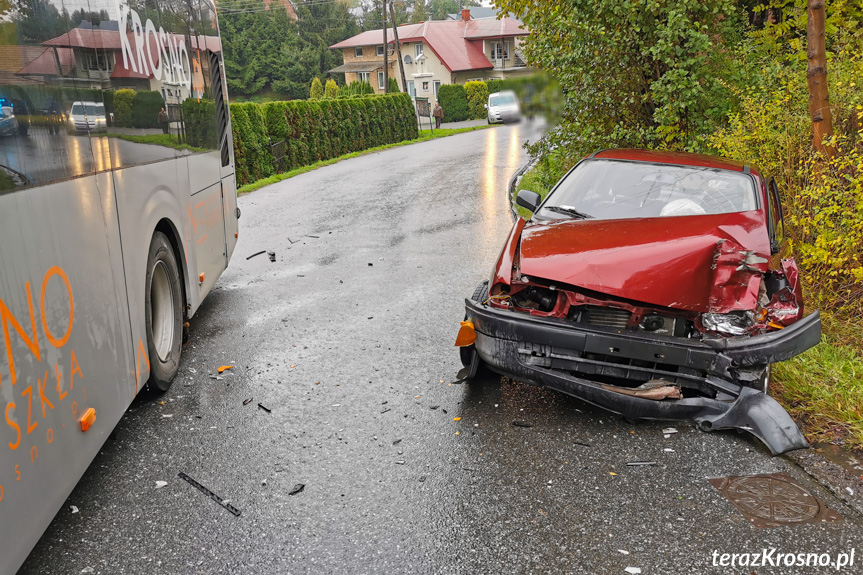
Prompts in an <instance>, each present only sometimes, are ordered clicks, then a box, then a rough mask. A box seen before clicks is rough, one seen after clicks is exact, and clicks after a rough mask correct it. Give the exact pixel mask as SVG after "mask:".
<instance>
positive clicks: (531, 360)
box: [457, 150, 821, 454]
mask: <svg viewBox="0 0 863 575" xmlns="http://www.w3.org/2000/svg"><path fill="white" fill-rule="evenodd" d="M517 203H518V205H520V206H522V207H524V208H527V209H528V210H530V211H532V212H533V216H532V217H531V218H530V219H529V220H527V221H525V220H524V219H523V218H519V219H518V220H517V221H516V223H515V225H514V226H513V228H512V231H511V232H510V235H509V239H507V241H506V244H505V245H504V248H503V251H502V252H501V254H500V257H499V258H498V260H497V264H496V265H495V268H494V272H493V274H492V277H491V280H490V281H489V282H484V283H483V284H482V285H480V286H479V288H477V290H476V292H475V293H474V295H473V297H472V298H470V299H467V300H465V307H466V315H467V319H466V322H463V329H462V331H461V332H460V334H459V335H460V338H459V339H460V341H459V342H457V345H461V346H462V350H461V352H462V361H463V362H464V363H465V365H466V366H469V367H470V368H471V369H470V377H473V376H475V374H476V372H477V369H478V368H479V366H480V365H483V364H484V365H486V366H488V367H490V368H491V369H492V370H494V371H496V372H499V373H502V374H505V375H509V376H512V377H514V378H517V379H519V380H522V381H528V382H532V383H536V384H539V385H543V386H546V387H550V388H553V389H556V390H559V391H562V392H564V393H568V394H570V395H573V396H575V397H578V398H580V399H582V400H584V401H587V402H589V403H592V404H595V405H597V406H600V407H603V408H605V409H608V410H610V411H613V412H616V413H620V414H623V415H625V416H628V417H632V418H636V419H657V420H689V421H694V422H696V423H697V424H698V426H699V427H700V428H701V429H703V430H711V429H712V430H715V429H727V428H737V429H743V430H746V431H749V432H751V433H753V434H754V435H756V436H757V437H758V438H759V439H761V440H762V441H763V442H764V443H765V444H766V445H767V446H768V447H769V448H770V450H771V451H772V452H773V453H774V454H778V453H783V452H785V451H789V450H792V449H799V448H804V447H807V443H806V440H805V438H804V437H803V435H802V433H800V430H799V429H798V428H797V425H796V424H795V423H794V421H793V420H792V419H791V417H790V416H789V415H788V414H787V413H786V412H785V410H784V409H782V407H781V406H780V405H779V404H778V403H777V402H776V401H775V400H773V399H772V398H771V397H769V396H768V395H767V393H766V392H767V384H768V380H769V374H770V364H771V363H774V362H778V361H783V360H786V359H789V358H791V357H793V356H795V355H797V354H799V353H801V352H803V351H805V350H806V349H809V348H810V347H812V346H814V345H815V344H817V343H818V341H819V340H820V336H821V321H820V318H819V314H818V312H815V313H812V314H810V315H808V316H805V317H804V315H803V299H802V294H801V289H800V282H799V278H798V272H797V266H796V264H795V262H794V259H793V258H792V257H791V255H790V253H789V247H788V244H787V242H786V240H785V236H784V230H783V223H782V208H781V206H780V203H779V195H778V190H777V187H776V183H775V181H774V180H773V179H772V178H767V177H765V176H762V175H761V174H760V173H759V172H758V171H757V170H755V169H754V168H751V167H750V166H747V165H744V164H741V163H738V162H732V161H730V160H726V159H721V158H715V157H710V156H702V155H695V154H684V153H673V152H661V151H645V150H606V151H602V152H597V153H595V154H592V155H591V156H588V157H586V158H585V159H583V160H582V161H581V162H579V163H578V164H577V165H576V166H575V167H574V168H572V169H571V170H570V171H569V172H568V173H567V174H566V175H565V176H564V177H563V178H561V180H560V181H559V182H558V183H557V185H555V187H554V188H553V189H552V190H551V192H550V193H549V195H548V197H547V198H546V199H545V201H542V202H541V201H540V197H539V195H538V194H536V193H534V192H530V191H527V190H522V191H520V192H519V194H518V197H517ZM474 334H475V342H474Z"/></svg>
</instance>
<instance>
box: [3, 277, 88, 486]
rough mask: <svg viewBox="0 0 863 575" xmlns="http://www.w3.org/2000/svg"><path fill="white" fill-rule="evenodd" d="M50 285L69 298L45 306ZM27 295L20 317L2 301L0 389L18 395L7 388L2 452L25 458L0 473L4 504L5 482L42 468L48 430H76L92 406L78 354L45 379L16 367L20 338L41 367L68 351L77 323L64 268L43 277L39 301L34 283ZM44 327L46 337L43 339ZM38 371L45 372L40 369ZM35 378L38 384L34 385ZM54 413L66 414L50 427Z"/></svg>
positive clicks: (70, 352)
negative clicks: (86, 405) (53, 353)
mask: <svg viewBox="0 0 863 575" xmlns="http://www.w3.org/2000/svg"><path fill="white" fill-rule="evenodd" d="M51 282H59V283H60V285H61V286H62V287H61V289H65V291H66V295H67V297H66V298H52V299H51V300H50V301H46V297H45V295H46V290H47V289H48V286H49V284H50V283H51ZM23 293H24V295H25V296H26V298H27V312H26V315H24V314H21V313H20V312H19V314H18V316H17V317H16V315H15V314H13V313H12V310H10V309H9V307H8V306H7V304H6V302H4V301H3V299H2V298H0V323H2V326H3V344H4V345H3V349H4V350H5V354H6V359H7V361H8V372H7V373H2V372H0V390H3V388H4V386H11V387H12V389H13V390H14V391H12V393H11V394H9V393H8V388H7V390H6V391H7V394H6V397H11V398H12V399H11V400H8V401H7V402H6V405H5V407H4V409H3V413H4V418H5V422H4V427H3V429H4V431H5V433H4V434H3V435H2V437H3V438H4V441H3V445H0V449H9V450H11V451H13V452H16V453H18V454H20V456H19V457H18V458H17V460H18V462H17V463H15V464H14V465H13V466H12V468H11V469H3V470H0V503H2V501H3V499H4V497H5V490H4V485H3V483H4V481H6V479H7V478H9V477H10V474H11V477H12V478H13V480H14V481H15V482H17V481H21V478H22V476H24V475H25V474H26V473H27V464H28V463H29V464H30V465H35V464H36V463H37V461H38V458H39V450H38V447H37V445H36V438H37V437H41V436H42V435H44V437H45V442H46V443H47V444H48V445H51V444H53V443H54V434H55V429H54V427H49V425H52V424H53V425H54V426H56V425H57V423H59V424H60V429H62V430H65V429H66V424H67V423H68V424H69V429H73V428H74V426H75V422H76V421H77V418H78V417H79V412H81V411H83V410H82V409H81V408H80V407H79V403H78V402H79V401H80V402H86V401H87V388H86V379H85V375H84V373H85V372H84V369H83V368H82V367H81V364H80V363H79V361H78V357H77V356H76V355H75V350H74V349H69V350H68V362H67V363H66V364H65V365H61V364H60V363H54V365H51V366H49V365H45V366H43V367H44V375H42V376H41V377H38V376H39V374H38V373H34V374H22V373H20V372H19V370H18V369H17V368H16V356H15V353H14V352H13V345H12V344H13V338H15V337H17V338H18V339H19V340H20V341H21V342H23V344H24V346H25V347H26V349H27V350H29V352H30V354H31V355H32V357H33V358H34V359H35V360H36V362H38V363H40V364H41V363H43V359H46V358H44V357H43V356H44V355H46V354H44V353H43V350H44V351H45V352H47V346H48V345H50V346H53V347H54V348H57V349H58V350H59V349H64V348H66V346H67V344H68V343H69V338H70V336H71V335H72V327H73V325H74V323H75V298H74V295H73V293H72V286H71V284H70V283H69V277H68V276H67V275H66V272H65V271H64V270H63V268H61V267H59V266H53V267H51V268H49V269H48V271H47V272H45V276H44V277H43V278H42V285H41V290H40V294H39V295H40V297H39V299H38V301H37V302H34V300H33V292H32V290H31V287H30V282H25V283H24V286H23ZM64 299H65V301H63V300H64ZM37 304H38V310H39V315H40V316H41V322H40V323H37V321H36V309H37V308H36V305H37ZM49 313H50V317H51V318H60V319H61V320H62V322H63V323H64V324H65V327H64V328H63V329H62V330H61V329H57V326H56V325H55V326H54V328H53V329H52V328H51V327H49V325H48V319H47V318H48V317H49ZM28 316H29V317H28ZM28 319H29V323H28ZM40 324H41V335H42V337H40V330H39V328H40ZM28 328H29V329H28ZM22 349H23V348H22ZM65 355H66V354H64V356H65ZM18 360H19V361H20V360H21V358H20V357H18ZM39 371H42V369H41V368H40V369H39ZM34 376H35V379H36V381H35V382H33V379H34ZM76 384H77V385H76ZM25 386H26V387H25ZM63 410H65V415H63ZM54 411H58V412H61V414H60V417H59V418H58V417H54V418H51V423H49V422H48V421H47V420H48V419H49V417H48V416H49V414H51V413H52V412H54ZM57 432H59V430H57ZM43 449H44V448H43Z"/></svg>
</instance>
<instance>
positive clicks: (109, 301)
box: [0, 172, 146, 573]
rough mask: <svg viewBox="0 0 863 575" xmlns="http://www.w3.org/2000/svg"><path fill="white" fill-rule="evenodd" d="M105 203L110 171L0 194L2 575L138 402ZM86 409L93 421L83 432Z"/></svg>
mask: <svg viewBox="0 0 863 575" xmlns="http://www.w3.org/2000/svg"><path fill="white" fill-rule="evenodd" d="M114 200H115V198H114V194H113V186H112V182H111V175H110V173H109V172H106V173H102V174H97V175H94V176H88V177H82V178H76V179H73V180H69V181H66V182H61V183H57V184H52V185H47V186H43V187H39V188H31V189H24V190H21V191H17V192H14V193H8V194H2V195H0V261H2V279H0V315H2V317H3V322H2V323H4V325H5V327H6V330H3V331H0V342H2V344H0V409H2V410H3V419H2V420H0V422H2V425H0V490H2V500H0V518H2V520H0V542H2V549H3V552H2V553H0V572H2V573H12V572H14V571H15V569H17V567H18V565H20V564H21V562H22V561H23V560H24V559H25V558H26V556H27V553H29V551H30V549H31V547H32V545H33V544H34V543H35V542H36V541H37V540H38V538H39V536H40V535H41V533H42V532H43V531H44V529H45V528H46V527H47V526H48V524H49V523H50V522H51V519H52V518H53V517H54V515H55V513H56V512H57V509H58V508H59V507H60V506H61V505H62V504H63V501H64V500H65V499H66V497H67V496H68V495H69V493H71V491H72V489H73V488H74V487H75V484H76V483H77V481H78V479H79V478H80V476H81V475H82V474H83V473H84V471H85V470H86V469H87V467H88V466H89V464H90V462H91V461H92V459H93V457H95V455H96V454H97V453H98V451H99V448H100V447H101V446H102V443H103V442H104V441H105V439H106V438H107V437H108V435H109V434H110V433H111V430H112V429H113V428H114V426H115V425H116V424H117V422H118V421H119V419H120V417H121V416H122V415H123V412H124V411H125V409H126V407H127V406H128V404H129V403H130V402H131V401H132V399H133V398H134V397H135V387H136V385H135V379H136V376H135V365H134V360H133V357H134V356H135V353H134V350H133V349H132V341H131V338H130V333H131V330H130V324H129V315H128V312H127V310H128V305H127V301H126V290H125V283H124V276H123V262H122V257H121V253H120V249H119V246H120V233H119V227H118V221H117V213H116V209H115V201H114ZM52 213H53V214H62V216H61V217H48V216H47V214H52ZM70 294H71V295H70ZM31 312H32V315H31ZM19 327H20V329H21V331H22V332H23V333H19V332H18V328H19ZM7 331H8V333H7ZM34 334H35V335H34ZM37 355H38V358H37ZM10 357H11V361H10ZM145 362H146V358H141V363H145ZM13 370H14V373H15V383H14V384H13V376H12V372H13ZM58 378H59V382H58ZM89 408H93V409H95V412H96V420H95V423H94V424H93V426H92V427H91V428H90V429H89V430H88V431H87V432H82V431H81V425H80V423H79V421H78V420H79V418H80V417H81V415H83V414H84V413H85V412H86V410H87V409H89ZM43 409H44V412H43ZM43 413H44V414H43Z"/></svg>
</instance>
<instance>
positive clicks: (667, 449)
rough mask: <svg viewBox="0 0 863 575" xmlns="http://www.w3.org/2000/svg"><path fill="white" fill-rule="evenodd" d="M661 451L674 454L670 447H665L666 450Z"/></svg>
mask: <svg viewBox="0 0 863 575" xmlns="http://www.w3.org/2000/svg"><path fill="white" fill-rule="evenodd" d="M662 451H665V452H667V453H674V450H673V449H671V448H670V447H666V448H665V449H663V450H662Z"/></svg>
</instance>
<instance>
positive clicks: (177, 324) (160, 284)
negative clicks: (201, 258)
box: [144, 232, 183, 391]
mask: <svg viewBox="0 0 863 575" xmlns="http://www.w3.org/2000/svg"><path fill="white" fill-rule="evenodd" d="M144 294H145V302H144V303H145V314H146V327H147V352H148V354H149V357H150V379H149V381H148V384H149V386H150V387H151V388H154V389H158V390H160V391H167V390H168V388H169V387H171V382H172V381H173V380H174V376H176V375H177V370H178V369H179V368H180V353H181V352H182V347H181V346H182V339H183V312H182V309H183V301H182V300H183V292H182V288H181V286H180V272H179V268H178V266H177V259H176V258H175V257H174V250H173V248H172V247H171V242H170V241H169V240H168V238H167V236H165V234H163V233H162V232H156V233H154V234H153V239H152V240H150V251H149V254H148V255H147V280H146V284H145V291H144Z"/></svg>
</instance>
